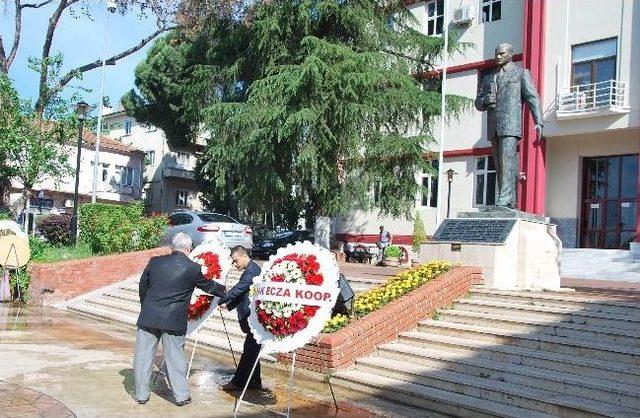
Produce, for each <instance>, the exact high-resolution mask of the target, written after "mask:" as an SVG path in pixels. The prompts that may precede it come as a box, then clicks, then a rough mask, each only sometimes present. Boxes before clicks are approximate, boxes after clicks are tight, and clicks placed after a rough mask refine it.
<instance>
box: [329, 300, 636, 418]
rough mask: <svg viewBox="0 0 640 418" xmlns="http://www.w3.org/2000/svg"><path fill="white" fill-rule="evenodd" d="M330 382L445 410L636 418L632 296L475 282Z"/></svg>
mask: <svg viewBox="0 0 640 418" xmlns="http://www.w3.org/2000/svg"><path fill="white" fill-rule="evenodd" d="M590 298H592V296H590ZM332 382H333V383H334V385H338V386H341V387H344V388H348V389H350V390H356V391H359V392H361V393H365V394H368V395H374V396H377V397H381V398H385V399H387V400H391V401H396V402H401V403H404V404H408V405H411V406H413V407H417V408H421V409H424V410H430V411H435V412H439V413H442V414H446V415H452V416H462V417H488V416H492V417H493V416H500V417H558V416H559V417H592V416H608V417H618V418H619V417H629V418H630V417H640V385H639V383H640V303H630V302H617V301H611V300H593V299H587V298H586V297H585V296H583V297H580V295H578V294H571V293H564V292H563V293H552V292H539V293H538V292H525V291H520V292H517V291H497V290H491V289H487V288H484V287H477V288H474V289H473V290H472V292H471V294H470V297H469V298H464V299H461V300H459V301H457V302H456V303H455V304H454V306H453V307H452V308H451V309H447V310H442V311H440V312H438V314H437V315H435V316H434V317H433V318H431V319H425V320H423V321H421V322H420V324H419V326H418V328H417V329H416V330H412V331H407V332H404V333H401V335H400V337H399V338H398V340H397V341H395V342H393V343H390V344H385V345H382V346H380V347H379V348H378V350H377V352H376V353H375V354H374V355H372V356H369V357H365V358H361V359H359V360H358V361H357V362H356V365H355V366H354V367H353V368H351V369H349V370H345V371H340V372H337V373H336V374H335V376H334V378H333V379H332Z"/></svg>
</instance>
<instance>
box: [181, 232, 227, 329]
mask: <svg viewBox="0 0 640 418" xmlns="http://www.w3.org/2000/svg"><path fill="white" fill-rule="evenodd" d="M191 259H192V260H193V261H195V262H196V263H198V264H200V269H201V271H202V275H203V276H204V278H205V279H207V280H223V279H224V277H225V276H226V274H227V272H228V271H229V269H230V268H231V257H230V256H229V250H228V249H226V248H224V247H222V246H221V245H219V244H202V245H200V246H198V247H196V248H195V249H194V250H193V251H192V252H191ZM212 300H213V296H210V295H207V294H203V293H202V292H200V291H198V290H196V291H195V292H194V293H193V295H192V296H191V304H190V305H189V307H188V308H187V315H188V319H189V321H198V320H199V319H201V318H202V316H203V315H204V314H205V313H206V312H207V311H208V310H209V309H210V308H211V301H212Z"/></svg>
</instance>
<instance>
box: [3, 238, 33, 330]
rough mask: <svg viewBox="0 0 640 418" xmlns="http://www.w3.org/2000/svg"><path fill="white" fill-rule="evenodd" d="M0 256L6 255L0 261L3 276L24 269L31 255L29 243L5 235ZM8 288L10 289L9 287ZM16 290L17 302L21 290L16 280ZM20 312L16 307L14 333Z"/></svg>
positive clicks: (20, 296) (20, 297)
mask: <svg viewBox="0 0 640 418" xmlns="http://www.w3.org/2000/svg"><path fill="white" fill-rule="evenodd" d="M0 254H2V255H3V256H4V254H6V256H5V257H4V260H1V259H0V270H1V272H2V274H3V275H4V274H5V273H8V272H10V271H18V269H19V268H21V267H24V266H25V265H26V264H27V261H29V257H30V255H31V254H30V251H29V243H28V242H27V241H26V240H24V239H22V238H20V237H18V236H16V235H7V236H4V237H2V238H0ZM9 288H11V285H9ZM16 289H17V290H18V300H20V299H22V290H23V289H21V288H20V282H19V281H18V280H16ZM11 296H13V295H11ZM20 310H21V306H18V310H17V312H16V317H15V320H14V321H13V329H12V330H13V331H15V329H16V325H17V324H18V318H19V316H20Z"/></svg>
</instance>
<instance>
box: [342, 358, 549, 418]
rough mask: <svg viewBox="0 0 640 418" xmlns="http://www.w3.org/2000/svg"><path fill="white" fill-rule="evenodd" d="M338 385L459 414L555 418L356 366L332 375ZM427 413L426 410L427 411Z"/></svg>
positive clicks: (429, 408) (476, 417)
mask: <svg viewBox="0 0 640 418" xmlns="http://www.w3.org/2000/svg"><path fill="white" fill-rule="evenodd" d="M331 382H332V383H333V384H334V385H337V386H341V387H344V388H347V389H350V390H356V391H359V392H362V393H365V394H369V395H373V396H376V397H381V398H385V399H389V400H392V401H396V402H401V403H405V404H408V405H411V406H415V407H419V408H423V409H425V410H431V411H436V412H440V413H443V414H447V415H453V416H458V417H474V418H488V417H504V418H516V417H517V418H552V417H554V415H551V414H545V413H542V412H538V411H532V410H529V409H524V408H518V407H515V406H512V405H506V404H504V403H501V402H494V401H491V400H487V399H479V398H475V397H473V396H468V395H463V394H460V393H456V392H450V391H447V390H442V389H438V388H433V387H428V386H423V385H420V384H418V383H413V382H405V381H402V380H399V379H394V378H390V377H386V376H381V375H378V374H371V373H367V372H364V371H361V370H357V369H355V368H353V369H349V370H344V371H339V372H337V373H336V374H335V375H334V376H333V377H332V378H331ZM425 415H426V414H425Z"/></svg>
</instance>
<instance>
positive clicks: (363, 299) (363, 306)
mask: <svg viewBox="0 0 640 418" xmlns="http://www.w3.org/2000/svg"><path fill="white" fill-rule="evenodd" d="M451 267H452V265H451V263H449V262H446V261H437V260H434V261H429V262H428V263H425V264H421V265H420V266H418V267H415V268H412V269H409V270H404V271H402V272H400V273H398V274H396V275H395V276H394V277H392V278H391V279H389V280H388V281H387V282H386V283H385V284H384V285H381V286H377V287H374V288H372V289H369V290H367V291H365V292H362V293H360V294H358V295H357V296H356V298H355V301H354V303H353V314H352V316H351V317H347V316H345V315H336V316H335V317H333V318H332V319H330V320H329V321H327V323H326V324H325V326H324V330H323V332H335V331H337V330H339V329H340V328H342V327H344V326H345V325H347V324H348V323H349V321H350V320H351V319H352V318H360V317H363V316H365V315H366V314H368V313H370V312H373V311H375V310H376V309H380V308H381V307H383V306H384V305H386V304H387V303H389V302H391V301H392V300H394V299H397V298H399V297H400V296H402V295H405V294H407V293H409V292H410V291H412V290H413V289H415V288H417V287H419V286H422V285H423V284H425V283H427V282H429V281H431V280H433V279H434V278H436V277H438V276H439V275H441V274H443V273H446V272H447V271H449V270H451Z"/></svg>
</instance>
